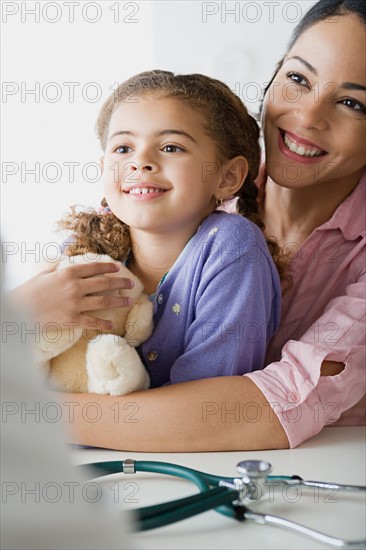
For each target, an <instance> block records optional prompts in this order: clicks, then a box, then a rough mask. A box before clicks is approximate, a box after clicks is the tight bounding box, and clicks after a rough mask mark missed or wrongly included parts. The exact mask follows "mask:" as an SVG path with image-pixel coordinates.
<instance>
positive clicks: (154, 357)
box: [146, 350, 159, 361]
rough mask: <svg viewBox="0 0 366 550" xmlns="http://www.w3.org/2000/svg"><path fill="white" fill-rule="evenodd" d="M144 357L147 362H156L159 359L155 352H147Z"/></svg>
mask: <svg viewBox="0 0 366 550" xmlns="http://www.w3.org/2000/svg"><path fill="white" fill-rule="evenodd" d="M146 357H147V359H148V360H149V361H156V360H157V358H158V357H159V354H158V352H157V351H155V350H151V351H149V352H148V354H147V355H146Z"/></svg>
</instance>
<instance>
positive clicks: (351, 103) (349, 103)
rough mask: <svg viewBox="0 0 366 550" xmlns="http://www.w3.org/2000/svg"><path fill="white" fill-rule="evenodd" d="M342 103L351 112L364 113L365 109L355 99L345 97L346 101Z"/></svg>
mask: <svg viewBox="0 0 366 550" xmlns="http://www.w3.org/2000/svg"><path fill="white" fill-rule="evenodd" d="M342 103H343V105H345V106H346V107H348V108H349V109H352V111H359V112H361V113H366V107H365V105H364V104H363V103H361V102H360V101H356V100H355V99H352V98H350V97H347V98H346V99H343V100H342Z"/></svg>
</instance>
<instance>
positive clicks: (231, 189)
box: [215, 156, 249, 200]
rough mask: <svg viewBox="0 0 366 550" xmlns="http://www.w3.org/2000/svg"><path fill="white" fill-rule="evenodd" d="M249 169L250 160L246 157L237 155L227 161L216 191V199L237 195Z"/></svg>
mask: <svg viewBox="0 0 366 550" xmlns="http://www.w3.org/2000/svg"><path fill="white" fill-rule="evenodd" d="M248 171H249V168H248V161H247V159H246V158H245V157H242V156H237V157H234V158H232V159H230V160H229V161H227V162H226V164H224V166H223V177H222V180H221V183H220V185H219V186H218V188H217V191H216V193H215V197H216V199H218V200H221V199H222V200H225V199H228V198H229V197H232V196H233V195H235V193H236V192H237V191H238V190H239V189H240V187H241V186H242V185H243V183H244V181H245V178H246V177H247V175H248Z"/></svg>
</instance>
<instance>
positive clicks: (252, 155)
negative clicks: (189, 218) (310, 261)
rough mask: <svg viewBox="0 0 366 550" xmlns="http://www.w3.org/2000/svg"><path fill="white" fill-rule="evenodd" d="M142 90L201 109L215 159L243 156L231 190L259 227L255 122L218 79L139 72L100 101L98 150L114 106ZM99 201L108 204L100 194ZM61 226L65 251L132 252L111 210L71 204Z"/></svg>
mask: <svg viewBox="0 0 366 550" xmlns="http://www.w3.org/2000/svg"><path fill="white" fill-rule="evenodd" d="M144 94H154V95H156V96H157V97H159V98H166V97H169V98H172V97H173V98H176V99H179V100H180V101H184V102H185V103H186V104H187V105H189V106H190V107H191V108H193V109H197V110H198V111H200V112H201V113H202V114H203V115H204V116H205V122H206V124H205V130H206V132H207V134H208V135H209V136H210V137H211V138H212V139H213V140H214V141H215V143H216V145H217V157H218V161H223V160H228V159H231V158H233V157H235V156H238V155H242V156H244V157H245V158H246V159H247V161H248V167H249V170H248V175H247V177H246V179H245V181H243V184H242V186H241V188H240V189H239V190H238V191H237V193H236V194H235V196H236V197H237V203H236V204H237V212H238V213H239V214H241V215H243V216H245V217H246V218H248V219H250V220H251V221H253V222H254V223H256V224H257V225H258V226H259V227H260V228H261V229H262V231H264V224H263V222H262V220H261V217H260V215H259V211H258V200H257V199H258V189H257V186H256V184H255V179H256V177H257V175H258V171H259V165H260V157H261V154H260V146H259V127H258V124H257V122H256V121H255V119H254V118H253V117H252V116H251V115H250V114H249V113H248V111H247V109H246V107H245V106H244V104H243V103H242V101H241V100H240V99H239V97H238V96H236V95H235V94H234V93H233V92H232V91H231V90H230V88H229V87H228V86H226V85H225V84H224V83H222V82H220V81H219V80H215V79H213V78H210V77H208V76H204V75H200V74H187V75H174V74H173V73H172V72H168V71H161V70H154V71H147V72H143V73H140V74H138V75H136V76H133V77H132V78H130V79H129V80H127V81H125V82H123V83H122V84H120V85H119V86H118V88H117V90H115V91H114V92H113V94H112V95H111V96H110V97H109V98H108V99H107V101H106V102H105V103H104V105H103V106H102V109H101V111H100V115H99V117H98V120H97V124H96V129H97V134H98V137H99V140H100V143H101V146H102V148H103V150H104V149H105V147H106V142H107V137H108V128H109V122H110V119H111V116H112V113H113V110H114V108H115V106H116V105H117V104H118V103H120V102H122V101H126V102H132V101H136V100H137V98H138V97H141V96H143V95H144ZM102 206H104V207H107V206H108V205H107V202H106V200H105V199H103V200H102ZM60 227H61V228H63V229H67V230H68V231H70V233H71V234H72V236H73V239H74V242H73V243H72V244H71V245H70V247H69V248H68V250H67V253H68V254H70V255H75V254H82V253H85V252H95V253H97V254H108V255H110V256H111V257H112V258H114V259H115V260H120V261H123V260H125V259H126V258H127V257H128V255H129V254H130V252H131V251H130V248H131V245H130V238H129V229H128V226H127V225H126V224H125V223H123V222H122V221H120V220H119V219H118V218H117V217H116V216H115V215H114V214H113V213H109V214H98V212H96V211H94V210H93V211H90V210H89V211H82V212H76V210H75V209H74V208H73V209H72V210H71V213H70V214H68V215H67V216H66V217H65V218H63V220H61V222H60ZM266 240H267V244H268V247H269V250H270V252H271V254H272V256H273V259H274V261H275V263H276V266H277V269H278V271H279V274H280V276H281V277H282V276H283V274H284V269H285V267H284V264H285V262H284V257H283V255H282V251H281V249H280V247H279V246H278V244H277V243H276V241H275V240H274V239H271V238H268V237H267V239H266Z"/></svg>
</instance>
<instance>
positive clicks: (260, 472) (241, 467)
mask: <svg viewBox="0 0 366 550" xmlns="http://www.w3.org/2000/svg"><path fill="white" fill-rule="evenodd" d="M236 469H237V471H238V473H239V474H240V475H241V478H242V481H243V483H244V486H245V488H246V491H245V495H244V500H246V501H250V502H253V501H256V502H257V501H258V500H262V499H263V497H264V496H265V494H266V492H267V487H266V485H265V483H266V481H267V476H268V475H269V474H270V473H271V471H272V465H271V464H270V463H269V462H266V461H265V460H243V461H242V462H239V463H238V464H237V465H236Z"/></svg>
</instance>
